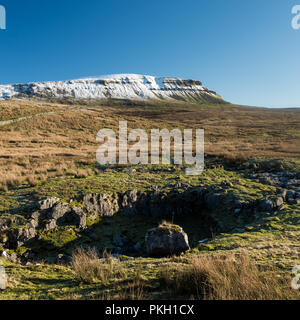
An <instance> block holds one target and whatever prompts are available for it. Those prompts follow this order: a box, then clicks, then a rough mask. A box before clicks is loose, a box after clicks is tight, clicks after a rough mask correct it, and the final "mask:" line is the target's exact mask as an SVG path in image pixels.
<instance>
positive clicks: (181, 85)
mask: <svg viewBox="0 0 300 320" xmlns="http://www.w3.org/2000/svg"><path fill="white" fill-rule="evenodd" d="M22 98H25V99H26V98H43V99H50V98H51V99H53V98H59V99H61V98H68V99H70V98H71V99H75V100H76V99H126V100H150V99H154V100H182V101H194V102H203V101H211V100H216V102H217V101H220V100H221V98H220V96H218V95H217V94H216V93H215V92H214V91H210V90H208V89H207V88H205V87H204V86H203V85H202V83H201V82H200V81H196V80H184V79H180V78H167V77H154V76H146V75H136V74H117V75H107V76H101V77H98V78H86V79H77V80H69V81H51V82H32V83H27V84H12V85H0V99H2V100H8V99H22Z"/></svg>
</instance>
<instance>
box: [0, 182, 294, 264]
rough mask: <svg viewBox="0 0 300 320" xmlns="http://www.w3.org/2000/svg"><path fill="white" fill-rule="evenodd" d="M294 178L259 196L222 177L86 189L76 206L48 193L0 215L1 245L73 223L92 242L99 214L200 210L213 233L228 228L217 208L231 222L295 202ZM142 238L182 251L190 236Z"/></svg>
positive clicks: (125, 248) (127, 247) (127, 245)
mask: <svg viewBox="0 0 300 320" xmlns="http://www.w3.org/2000/svg"><path fill="white" fill-rule="evenodd" d="M292 182H293V188H294V189H290V190H288V189H283V188H281V187H279V186H278V188H277V192H273V194H270V193H269V194H266V195H265V196H264V197H263V198H261V199H251V198H250V199H243V198H241V197H239V196H236V195H234V194H233V193H232V192H231V191H229V192H228V193H227V191H228V188H230V187H231V186H232V185H231V184H230V183H228V182H226V181H223V182H222V183H220V185H219V186H214V187H208V188H206V189H205V188H202V187H191V186H189V185H182V184H180V185H179V186H178V188H180V189H178V190H177V189H176V190H174V191H172V192H170V193H166V192H164V191H161V190H160V189H159V187H153V190H152V191H148V192H140V191H137V190H131V191H127V192H125V193H116V194H113V195H110V194H104V193H103V194H95V193H93V194H87V195H85V196H84V197H83V200H82V203H81V204H77V203H76V204H77V206H76V207H75V206H73V205H72V201H70V203H64V202H61V201H60V199H58V198H54V197H49V198H46V199H44V200H42V201H39V202H38V203H37V207H36V209H37V210H36V211H34V212H32V213H31V214H29V215H27V216H24V217H21V216H19V218H17V217H14V216H8V217H1V218H0V248H1V247H3V249H12V250H16V249H17V248H19V247H22V246H26V247H27V248H32V247H31V243H32V242H34V241H35V240H37V241H39V239H40V232H48V231H50V232H51V231H53V230H55V229H56V228H58V227H63V226H72V228H73V229H74V227H75V228H76V233H77V234H78V235H79V234H80V233H81V232H83V231H84V232H83V233H84V235H86V236H87V237H89V238H90V239H91V240H92V241H97V235H96V234H94V232H93V226H91V225H92V224H93V223H96V221H98V220H97V219H98V218H99V217H104V216H108V217H111V216H113V215H115V214H116V213H118V214H122V215H127V216H134V215H147V216H152V217H156V218H168V217H172V216H175V215H188V214H191V213H197V214H202V215H203V217H204V218H205V219H207V221H209V222H208V225H212V224H213V225H214V227H216V230H217V231H216V232H226V230H227V229H228V228H227V229H226V226H225V225H224V224H223V223H222V219H219V216H217V218H216V216H215V215H214V214H215V213H216V212H222V214H223V213H224V212H225V213H226V214H227V215H228V217H230V219H233V221H232V225H233V224H234V223H235V221H234V219H240V218H241V217H242V218H243V217H244V216H245V217H246V218H247V219H248V220H249V221H251V219H254V218H255V216H256V214H257V212H268V213H271V212H274V211H276V210H283V209H284V207H285V204H286V203H288V204H299V202H300V193H299V192H298V191H299V188H298V185H297V184H298V180H297V179H296V178H295V179H292ZM285 185H286V184H285ZM290 186H291V184H290ZM220 208H221V210H219V209H220ZM222 210H223V211H222ZM16 219H20V220H16ZM87 221H89V225H90V227H88V223H87ZM230 230H231V229H230ZM227 231H228V230H227ZM158 236H161V237H158ZM146 238H147V239H148V240H147V251H148V252H149V253H150V254H151V255H165V254H173V253H178V252H183V251H184V250H186V248H187V247H188V240H187V239H186V238H185V234H184V232H183V231H182V232H181V231H180V232H178V233H174V229H172V228H171V229H168V228H165V229H164V231H163V232H162V233H161V234H159V232H158V234H157V233H156V231H154V230H152V231H151V232H149V234H147V237H146ZM168 241H170V243H168ZM178 243H179V244H178ZM113 245H114V246H115V248H116V250H115V251H116V252H115V253H116V254H127V253H128V252H132V251H135V252H137V251H138V252H140V250H141V244H140V243H135V242H134V241H133V240H132V239H126V238H124V237H121V238H120V237H115V238H114V239H113ZM30 257H32V254H30ZM10 259H11V260H15V257H14V256H12V257H10ZM22 259H23V260H25V261H26V259H29V257H27V256H25V255H23V256H22ZM60 260H61V259H60Z"/></svg>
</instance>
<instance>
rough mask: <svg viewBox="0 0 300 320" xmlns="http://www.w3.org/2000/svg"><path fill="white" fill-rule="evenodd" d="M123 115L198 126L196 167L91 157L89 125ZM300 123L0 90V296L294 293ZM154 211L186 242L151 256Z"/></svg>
mask: <svg viewBox="0 0 300 320" xmlns="http://www.w3.org/2000/svg"><path fill="white" fill-rule="evenodd" d="M17 119H19V121H16V120H17ZM8 120H14V121H13V122H11V123H7V122H4V121H8ZM119 120H127V121H128V127H129V128H146V129H147V130H150V129H152V128H168V129H173V128H181V129H183V128H195V129H196V128H204V129H205V141H206V145H205V153H206V167H205V171H204V173H203V174H202V175H201V176H194V177H188V176H186V175H185V166H184V165H182V166H175V165H158V166H135V167H126V166H109V167H101V166H99V165H97V164H96V162H95V153H96V150H97V148H98V146H99V145H98V143H97V142H96V139H95V138H96V134H97V132H98V130H100V129H102V128H113V129H116V130H117V127H118V122H119ZM1 123H2V124H1ZM299 135H300V111H299V110H272V109H260V108H252V107H239V106H234V105H230V104H224V105H220V104H218V105H196V104H192V103H191V104H188V103H180V102H178V103H172V104H171V103H162V102H148V103H145V102H138V103H133V102H126V101H123V102H120V101H110V102H109V103H104V102H91V101H89V102H83V101H81V102H77V103H76V104H75V103H74V102H72V103H70V101H60V102H58V101H55V102H53V103H50V102H47V103H46V102H41V101H40V102H36V101H1V102H0V254H2V258H0V259H1V260H2V261H3V264H4V265H5V267H6V272H7V276H8V282H7V289H6V290H5V291H0V298H1V299H153V298H158V299H160V298H161V299H163V298H186V299H189V298H196V299H299V298H300V293H299V291H297V290H293V289H291V287H290V282H291V279H292V276H291V272H290V271H291V269H292V268H293V267H294V266H295V265H299V264H300V142H299V141H300V140H299ZM45 199H47V201H44V200H45ZM163 220H166V221H168V223H166V222H164V223H163V224H162V225H166V226H168V225H171V226H172V230H175V231H176V230H181V227H182V229H183V230H184V232H185V233H186V234H187V236H188V240H189V246H190V249H189V250H188V251H186V252H185V253H182V254H181V255H180V256H173V257H160V258H158V257H149V256H148V253H149V252H148V253H147V246H146V243H145V235H146V233H147V231H148V230H149V229H153V228H156V227H157V226H158V225H160V224H161V223H162V221H163ZM168 232H169V231H167V232H166V233H168ZM172 232H173V231H172ZM172 232H171V233H172ZM169 233H170V232H169ZM79 262H80V263H79ZM249 274H251V277H250V278H249V277H248V276H249ZM201 279H202V280H201ZM190 283H194V284H195V285H194V286H190V285H188V284H190ZM220 287H222V288H224V290H223V291H220V290H219V289H218V288H220ZM274 288H275V289H274Z"/></svg>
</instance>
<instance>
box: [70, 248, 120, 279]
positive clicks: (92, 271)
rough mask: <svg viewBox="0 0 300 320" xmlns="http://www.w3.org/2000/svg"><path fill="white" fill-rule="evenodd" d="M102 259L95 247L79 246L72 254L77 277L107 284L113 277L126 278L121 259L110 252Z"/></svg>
mask: <svg viewBox="0 0 300 320" xmlns="http://www.w3.org/2000/svg"><path fill="white" fill-rule="evenodd" d="M103 255H104V256H103V258H102V259H101V260H100V259H99V257H98V254H97V251H96V250H95V249H89V250H84V249H82V248H78V249H77V250H76V251H75V252H74V253H73V255H72V269H73V271H74V274H75V279H76V280H77V281H79V282H84V283H96V282H99V281H100V282H101V283H102V284H107V283H108V282H109V281H110V280H111V279H112V278H114V279H116V278H120V277H121V278H124V277H125V271H124V269H123V267H122V264H121V263H120V261H119V260H118V259H116V258H113V257H112V256H111V255H109V254H108V253H104V254H103Z"/></svg>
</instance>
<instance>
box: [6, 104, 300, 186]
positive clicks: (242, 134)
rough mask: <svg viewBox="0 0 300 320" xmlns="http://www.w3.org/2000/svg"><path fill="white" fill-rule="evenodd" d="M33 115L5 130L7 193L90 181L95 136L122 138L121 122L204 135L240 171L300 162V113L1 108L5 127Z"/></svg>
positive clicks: (209, 150) (180, 107)
mask: <svg viewBox="0 0 300 320" xmlns="http://www.w3.org/2000/svg"><path fill="white" fill-rule="evenodd" d="M47 112H57V113H52V114H48V113H47ZM42 113H44V114H42ZM32 114H37V116H35V117H33V118H29V119H26V120H22V121H20V122H16V123H13V124H10V125H6V126H0V188H1V189H2V190H7V189H9V188H13V187H15V186H18V185H20V184H22V183H27V182H28V181H29V182H30V183H35V182H37V181H39V180H44V179H47V178H48V177H53V176H63V175H77V176H79V177H84V176H86V175H88V174H89V173H90V172H87V171H84V170H86V169H85V168H84V166H88V165H91V164H94V163H95V162H96V150H97V148H98V147H99V144H98V143H97V142H96V134H97V132H98V131H99V130H100V129H103V128H112V129H115V130H116V131H117V128H118V122H119V120H127V121H128V127H129V128H144V129H146V130H150V129H152V128H168V129H174V128H181V129H184V128H194V129H196V128H204V129H205V152H206V155H211V156H218V157H225V158H226V159H227V161H228V162H229V163H234V164H235V163H236V164H239V163H240V162H242V161H244V160H245V159H248V158H249V157H253V156H255V157H270V158H289V157H290V158H300V139H299V136H300V110H284V111H283V110H271V109H262V108H250V107H236V106H230V105H226V106H206V107H204V106H197V105H187V104H180V103H178V104H174V105H170V104H169V105H155V104H154V105H151V104H149V105H148V106H147V105H145V104H144V105H142V106H140V107H139V106H134V105H133V106H132V105H112V106H110V107H108V106H101V105H99V106H83V105H81V106H79V105H78V106H76V105H73V106H70V105H59V104H55V103H42V102H32V101H9V102H6V101H1V102H0V119H1V120H3V119H5V120H6V119H12V118H17V117H20V116H22V117H23V116H26V115H32ZM82 170H83V171H82Z"/></svg>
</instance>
